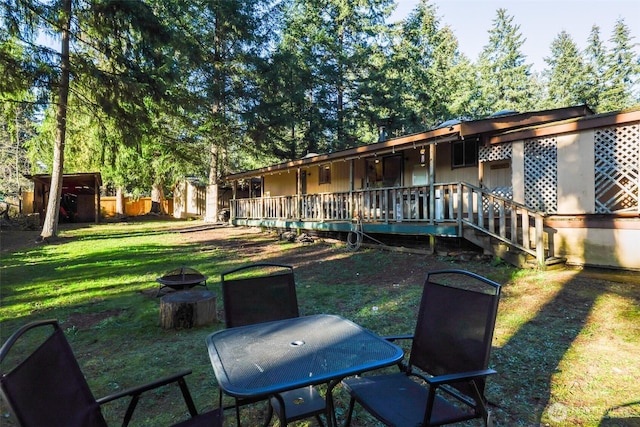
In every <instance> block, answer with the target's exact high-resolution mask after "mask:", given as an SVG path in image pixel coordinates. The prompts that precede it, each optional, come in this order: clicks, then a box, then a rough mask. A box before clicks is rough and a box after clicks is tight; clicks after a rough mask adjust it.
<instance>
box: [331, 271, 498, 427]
mask: <svg viewBox="0 0 640 427" xmlns="http://www.w3.org/2000/svg"><path fill="white" fill-rule="evenodd" d="M499 299H500V285H499V284H497V283H495V282H493V281H491V280H489V279H486V278H484V277H482V276H479V275H477V274H474V273H471V272H468V271H464V270H438V271H432V272H430V273H428V274H427V277H426V280H425V283H424V289H423V293H422V300H421V302H420V308H419V312H418V319H417V323H416V328H415V333H414V335H413V336H394V337H387V339H389V340H391V341H395V340H400V339H412V343H411V351H410V354H409V359H408V361H405V362H403V364H402V366H401V368H402V369H401V372H399V373H389V374H381V375H370V376H361V377H354V378H348V379H345V380H343V381H342V384H343V385H344V388H345V389H346V390H347V391H348V392H349V394H350V395H351V401H350V404H349V412H348V415H347V420H346V424H345V425H347V426H349V425H350V424H351V418H352V414H353V409H354V406H355V403H356V402H358V403H359V404H360V406H362V407H363V408H364V409H366V410H367V411H368V412H370V413H371V414H372V415H373V416H374V417H375V418H377V419H378V420H380V421H381V422H382V423H384V424H385V425H387V426H395V427H402V426H411V427H415V426H433V425H442V424H451V423H455V422H460V421H465V420H469V419H474V418H482V419H483V420H484V423H485V425H487V426H489V425H492V420H491V414H490V412H489V411H488V409H487V400H486V398H485V396H484V389H485V380H486V378H487V376H488V375H492V374H495V373H496V371H494V370H493V369H489V356H490V354H491V341H492V338H493V330H494V326H495V321H496V315H497V311H498V301H499Z"/></svg>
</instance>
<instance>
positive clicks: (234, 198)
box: [229, 179, 251, 220]
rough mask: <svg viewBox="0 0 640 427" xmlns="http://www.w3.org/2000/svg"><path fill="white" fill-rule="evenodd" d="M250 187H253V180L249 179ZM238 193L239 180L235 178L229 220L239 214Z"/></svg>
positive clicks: (232, 184)
mask: <svg viewBox="0 0 640 427" xmlns="http://www.w3.org/2000/svg"><path fill="white" fill-rule="evenodd" d="M249 188H251V181H249ZM249 192H251V190H249ZM237 193H238V181H237V180H235V179H234V180H233V182H232V183H231V201H230V202H229V220H232V219H235V218H236V215H237V212H236V207H237V205H236V203H237V201H236V198H237Z"/></svg>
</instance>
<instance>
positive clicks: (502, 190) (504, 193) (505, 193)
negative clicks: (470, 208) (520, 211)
mask: <svg viewBox="0 0 640 427" xmlns="http://www.w3.org/2000/svg"><path fill="white" fill-rule="evenodd" d="M490 191H491V193H492V194H495V195H496V196H501V197H504V198H505V199H508V200H513V187H495V188H492V189H491V190H490ZM489 203H490V202H489V199H488V198H487V197H485V198H483V199H482V210H483V211H484V213H485V214H486V213H488V212H489ZM500 204H501V203H500V202H499V201H494V203H493V211H494V212H499V211H500ZM505 212H507V213H508V212H511V208H506V209H505Z"/></svg>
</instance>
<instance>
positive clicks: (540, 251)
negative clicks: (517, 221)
mask: <svg viewBox="0 0 640 427" xmlns="http://www.w3.org/2000/svg"><path fill="white" fill-rule="evenodd" d="M536 262H537V263H538V267H540V268H541V269H544V267H545V263H544V218H543V217H542V215H540V214H536Z"/></svg>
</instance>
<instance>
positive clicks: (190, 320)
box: [160, 290, 216, 329]
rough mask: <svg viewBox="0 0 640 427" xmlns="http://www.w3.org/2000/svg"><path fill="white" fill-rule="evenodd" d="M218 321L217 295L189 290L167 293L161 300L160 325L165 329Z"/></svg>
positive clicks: (210, 323)
mask: <svg viewBox="0 0 640 427" xmlns="http://www.w3.org/2000/svg"><path fill="white" fill-rule="evenodd" d="M215 321H216V295H215V294H214V293H213V292H210V291H201V290H195V291H194V290H187V291H176V292H172V293H170V294H167V295H165V296H163V297H162V299H161V300H160V326H162V328H164V329H180V328H186V329H188V328H192V327H194V326H202V325H212V324H213V323H214V322H215Z"/></svg>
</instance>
